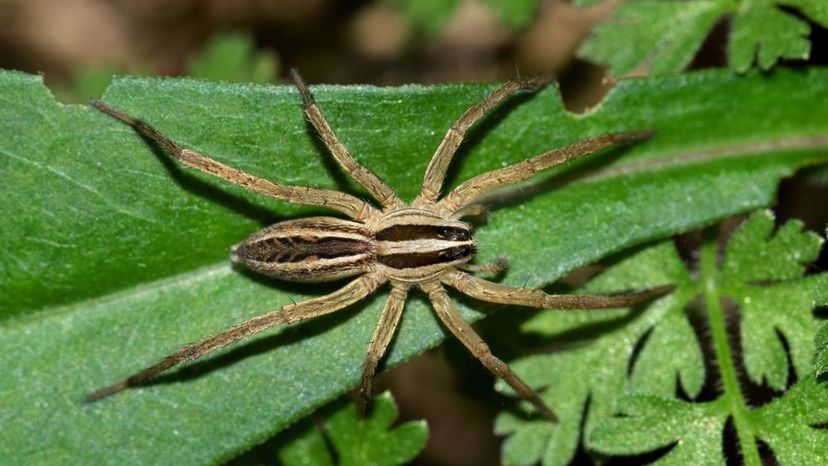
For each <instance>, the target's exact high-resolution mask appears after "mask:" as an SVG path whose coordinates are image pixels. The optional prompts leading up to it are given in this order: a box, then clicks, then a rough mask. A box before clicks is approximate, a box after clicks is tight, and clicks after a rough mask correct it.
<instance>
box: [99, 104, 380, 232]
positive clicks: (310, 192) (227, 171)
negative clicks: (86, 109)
mask: <svg viewBox="0 0 828 466" xmlns="http://www.w3.org/2000/svg"><path fill="white" fill-rule="evenodd" d="M92 106H93V107H95V108H97V109H98V110H100V111H102V112H104V113H106V114H108V115H110V116H112V117H113V118H116V119H118V120H120V121H122V122H124V123H126V124H128V125H130V126H132V127H133V128H134V129H135V130H136V131H138V132H139V133H140V134H141V135H142V136H144V137H145V138H147V139H149V140H150V141H152V142H153V143H154V144H156V145H157V146H158V147H160V148H161V149H163V150H164V152H166V153H167V154H169V155H171V156H172V157H173V158H175V159H176V160H178V161H179V162H181V163H183V164H184V165H186V166H188V167H190V168H195V169H197V170H201V171H203V172H205V173H208V174H210V175H213V176H216V177H218V178H221V179H223V180H226V181H229V182H231V183H233V184H237V185H239V186H241V187H243V188H246V189H249V190H251V191H255V192H257V193H260V194H264V195H266V196H270V197H274V198H276V199H281V200H283V201H287V202H290V203H292V204H305V205H314V206H320V207H327V208H330V209H334V210H337V211H339V212H342V213H343V214H345V215H347V216H348V217H350V218H352V219H355V220H365V219H367V218H368V217H370V216H371V215H373V214H374V213H375V209H374V208H373V207H372V206H371V205H370V204H368V203H367V202H365V201H363V200H361V199H358V198H356V197H354V196H351V195H349V194H345V193H341V192H339V191H334V190H330V189H320V188H310V187H305V186H285V185H282V184H277V183H274V182H272V181H269V180H265V179H263V178H258V177H256V176H253V175H250V174H248V173H245V172H243V171H241V170H238V169H235V168H233V167H229V166H227V165H224V164H223V163H219V162H217V161H215V160H213V159H211V158H209V157H205V156H203V155H201V154H199V153H198V152H196V151H193V150H190V149H184V148H182V147H181V146H179V145H178V144H177V143H176V142H174V141H173V140H171V139H170V138H168V137H166V136H164V135H163V134H161V132H159V131H158V130H157V129H155V128H153V127H152V126H150V125H149V124H147V123H146V122H144V121H142V120H139V119H137V118H133V117H131V116H129V115H127V114H126V113H124V112H122V111H120V110H118V109H116V108H114V107H112V106H110V105H108V104H106V103H104V102H101V101H100V100H93V101H92Z"/></svg>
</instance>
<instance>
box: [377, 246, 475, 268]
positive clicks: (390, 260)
mask: <svg viewBox="0 0 828 466" xmlns="http://www.w3.org/2000/svg"><path fill="white" fill-rule="evenodd" d="M472 254H474V248H473V247H471V246H467V245H463V246H455V247H451V248H446V249H443V250H441V251H429V252H411V253H405V254H388V255H381V256H379V257H377V261H378V262H379V263H380V264H382V265H385V266H386V267H391V268H393V269H414V268H417V267H426V266H429V265H437V264H448V263H451V262H454V261H457V260H461V259H463V258H466V257H470V256H471V255H472Z"/></svg>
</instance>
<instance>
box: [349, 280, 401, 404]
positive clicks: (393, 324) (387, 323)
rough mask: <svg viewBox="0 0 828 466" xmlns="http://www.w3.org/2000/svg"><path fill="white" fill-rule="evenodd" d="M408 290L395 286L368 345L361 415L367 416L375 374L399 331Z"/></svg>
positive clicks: (363, 377) (361, 387)
mask: <svg viewBox="0 0 828 466" xmlns="http://www.w3.org/2000/svg"><path fill="white" fill-rule="evenodd" d="M408 289H409V285H397V284H394V285H393V287H392V288H391V296H389V297H388V301H386V302H385V308H384V309H383V310H382V315H381V316H380V320H379V322H378V323H377V327H376V329H375V330H374V335H373V336H372V337H371V343H370V344H369V345H368V354H367V355H366V356H365V365H364V366H363V368H362V379H361V380H360V383H359V397H358V399H357V409H358V411H359V413H360V414H361V415H365V413H366V411H367V407H368V402H370V401H371V397H372V396H373V394H374V391H373V388H374V387H373V381H374V373H375V372H376V370H377V365H378V364H379V362H380V360H381V359H382V357H383V355H384V354H385V350H386V349H388V344H389V343H391V339H392V338H394V333H395V332H396V331H397V326H398V325H399V323H400V317H401V316H402V311H403V308H404V307H405V299H406V297H407V296H408Z"/></svg>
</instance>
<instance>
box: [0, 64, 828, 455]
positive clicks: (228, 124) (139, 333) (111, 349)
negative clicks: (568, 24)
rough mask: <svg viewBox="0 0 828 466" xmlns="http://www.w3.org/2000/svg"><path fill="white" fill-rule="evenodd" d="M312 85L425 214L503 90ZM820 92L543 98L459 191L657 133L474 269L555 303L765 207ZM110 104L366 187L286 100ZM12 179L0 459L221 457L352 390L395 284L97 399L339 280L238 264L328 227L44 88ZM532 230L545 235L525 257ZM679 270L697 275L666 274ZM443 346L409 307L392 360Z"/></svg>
mask: <svg viewBox="0 0 828 466" xmlns="http://www.w3.org/2000/svg"><path fill="white" fill-rule="evenodd" d="M313 89H314V91H315V93H316V95H317V101H318V102H319V104H320V106H321V107H322V109H323V111H324V112H325V114H326V115H327V117H328V119H329V120H330V123H331V126H332V127H333V128H334V130H335V131H336V132H337V134H338V135H339V137H340V138H341V139H342V141H343V142H344V143H345V144H346V145H347V146H348V147H349V148H350V149H351V150H352V152H353V153H354V154H355V156H356V157H357V158H358V159H359V160H360V161H361V162H363V163H364V164H365V165H366V166H368V167H370V168H371V169H372V170H374V171H375V172H377V173H378V175H379V176H380V177H382V178H383V179H385V180H387V181H388V182H389V184H390V185H391V186H393V187H395V188H396V189H397V190H398V191H399V193H400V195H401V196H402V197H403V198H404V199H412V198H413V197H414V196H415V195H416V193H417V190H418V187H419V185H420V180H421V179H422V173H423V171H424V169H425V167H426V165H427V163H428V158H429V156H430V154H431V153H432V152H433V150H434V148H435V147H437V145H438V143H439V141H440V140H441V139H442V137H443V133H444V131H445V128H448V127H449V126H450V125H451V123H452V122H453V121H454V120H455V119H456V118H457V116H458V115H460V114H461V113H462V112H463V111H464V110H465V109H466V108H467V107H468V106H469V105H471V104H473V103H475V102H477V101H478V100H479V99H480V98H482V97H483V96H484V95H485V94H486V93H487V92H489V91H490V90H491V89H492V86H489V85H471V84H465V85H445V86H435V87H422V86H404V87H400V88H374V87H369V86H352V87H336V86H319V87H314V88H313ZM826 93H828V72H825V71H820V70H812V71H807V72H790V71H778V72H774V73H772V74H770V75H767V76H759V75H756V74H749V75H747V76H744V77H737V76H732V75H730V74H729V73H721V72H708V73H699V74H694V75H689V76H682V77H679V78H668V79H658V80H637V81H628V82H623V83H621V84H619V86H617V87H616V88H615V89H614V90H613V92H612V93H611V94H610V95H609V96H608V98H607V99H606V100H605V101H604V102H603V103H602V104H601V105H600V106H599V107H597V108H596V109H595V110H593V111H592V112H591V113H589V114H587V115H578V116H576V115H571V114H568V113H566V112H565V111H564V109H563V107H562V105H561V102H560V99H559V96H558V95H557V94H556V93H555V90H554V89H548V90H546V91H544V92H542V93H540V94H539V95H537V96H536V97H533V98H529V97H523V98H517V99H515V101H514V102H513V103H512V104H508V105H506V107H505V108H504V109H503V110H502V111H501V112H499V113H498V114H497V115H495V116H494V117H493V118H490V119H489V120H488V121H487V123H486V124H485V125H483V127H481V128H479V129H477V130H475V131H472V133H471V134H470V136H471V140H470V141H469V143H468V144H466V146H465V148H464V149H463V152H462V154H461V157H460V159H459V160H458V161H457V163H456V167H455V168H456V169H455V171H453V172H452V176H451V177H450V181H449V182H450V184H451V185H457V184H458V183H460V182H461V181H463V180H465V179H467V178H469V177H470V176H473V175H475V174H479V173H482V172H484V171H486V170H491V169H494V168H498V167H501V166H503V165H504V164H509V163H514V162H517V161H519V160H523V159H525V158H526V157H527V156H529V155H532V154H537V153H540V152H543V151H545V150H548V149H549V148H550V147H558V146H562V145H564V144H567V143H570V142H574V141H577V140H580V139H583V138H584V137H587V136H591V135H597V134H603V133H607V132H612V131H623V130H637V129H642V128H651V129H654V130H655V133H656V136H655V137H653V138H652V139H651V140H648V141H646V142H643V143H640V144H637V145H635V146H630V147H625V148H622V149H619V150H615V151H611V152H610V153H606V154H601V155H597V156H594V157H591V158H589V159H586V160H582V161H579V162H577V163H571V164H569V165H567V166H565V167H560V168H559V169H556V170H551V171H550V173H548V174H547V175H545V176H544V177H543V178H542V179H541V180H540V182H536V183H533V184H529V185H527V186H524V187H523V189H520V190H515V191H510V194H508V195H506V196H505V197H504V198H503V199H504V201H503V202H502V203H499V204H495V205H494V206H493V211H492V213H491V216H490V219H489V222H488V223H487V224H485V225H481V226H480V228H479V229H478V233H477V237H478V240H479V242H480V244H481V250H480V257H479V260H480V261H481V262H486V261H490V260H493V259H494V258H495V257H496V256H499V255H502V254H507V255H508V256H509V258H510V260H511V268H510V270H509V273H508V274H507V276H506V277H505V278H504V282H505V283H509V284H513V285H526V286H542V285H546V284H548V283H551V282H553V281H555V280H556V279H558V278H559V277H560V276H561V275H563V274H565V273H566V272H568V271H570V270H572V269H573V268H575V267H578V266H580V265H584V264H588V263H591V262H593V261H595V260H597V259H599V258H601V257H604V256H606V255H608V254H611V253H613V252H616V251H620V250H622V249H624V248H627V247H630V246H633V245H636V244H641V243H643V242H647V241H652V240H656V239H659V238H665V237H669V236H670V235H673V234H675V233H676V232H680V231H685V230H687V229H690V228H697V227H699V226H702V225H707V224H710V223H712V222H715V221H716V220H717V219H721V218H725V217H728V216H731V215H734V214H736V213H739V212H745V211H747V210H751V209H755V208H757V207H760V206H765V205H769V204H770V203H771V202H772V201H773V198H774V193H775V190H776V186H777V183H778V181H779V179H780V178H781V177H783V176H788V175H790V174H791V173H793V171H794V170H796V169H797V168H798V167H800V166H802V165H803V164H806V163H807V164H812V163H818V162H821V161H823V162H824V161H826V159H828V155H826V151H825V147H826V146H828V137H826V136H825V135H828V123H827V122H828V108H826V106H825V105H823V101H824V100H823V98H822V97H823V96H824V95H826ZM723 95H726V96H728V98H727V99H722V98H718V97H719V96H723ZM104 99H105V100H106V101H107V102H110V103H111V104H113V105H115V106H118V107H121V108H123V109H124V110H125V111H127V112H130V113H133V114H135V115H136V116H139V117H141V118H144V119H146V120H148V121H149V122H151V123H152V124H154V125H156V126H157V127H158V128H159V129H160V130H161V131H163V132H164V133H166V134H168V135H170V136H171V137H172V138H174V139H175V140H177V141H179V142H180V143H181V144H183V145H185V146H187V147H192V148H195V149H197V150H199V151H201V152H203V153H205V154H209V155H212V156H214V157H215V158H217V159H218V160H220V161H222V162H225V163H227V164H230V165H233V166H236V167H239V168H241V169H244V170H247V171H249V172H251V173H255V174H257V175H259V176H262V177H265V178H270V179H274V180H279V181H281V182H284V183H288V184H299V185H315V186H323V187H332V188H338V189H343V190H346V191H351V192H353V191H358V190H357V189H356V188H355V187H354V186H353V185H352V184H351V183H349V182H348V181H345V178H344V176H342V174H341V173H340V172H339V171H338V169H337V168H336V167H332V166H331V163H330V162H329V156H328V155H327V154H325V152H324V150H323V148H321V146H320V145H319V144H318V139H317V137H316V136H315V135H314V134H313V133H312V132H311V131H310V130H309V127H308V125H307V122H306V121H305V119H304V117H303V115H302V111H301V100H300V98H299V96H298V94H297V93H296V91H295V90H294V89H292V88H290V87H288V86H257V85H234V84H226V83H211V82H205V81H196V80H188V79H169V78H165V79H158V78H120V79H117V80H116V81H115V82H114V83H113V85H112V86H111V87H110V88H109V90H108V92H107V94H106V95H105V97H104ZM0 168H2V170H3V172H4V173H9V174H11V176H10V177H8V178H7V180H6V182H4V184H3V185H2V187H0V196H2V198H3V201H4V202H3V203H0V215H2V217H3V218H4V219H6V223H5V227H4V228H3V229H0V277H2V280H0V373H2V374H3V377H2V378H0V419H2V424H3V429H2V431H0V463H8V464H17V463H21V462H24V463H26V464H43V463H79V462H80V463H86V464H99V463H107V462H109V463H119V464H123V463H127V464H131V463H143V464H147V463H158V462H164V463H175V464H198V463H210V462H219V461H222V460H225V459H228V458H232V457H234V456H236V455H238V454H239V453H240V452H242V451H246V450H248V449H249V448H250V447H251V446H253V445H257V444H259V443H261V442H262V441H264V440H265V439H267V438H268V437H270V436H272V435H273V434H274V433H276V432H278V431H280V430H283V429H284V428H286V427H287V426H288V425H290V424H291V423H293V422H294V421H296V420H297V419H299V418H301V417H303V416H305V415H307V414H308V413H310V412H312V411H314V410H315V409H316V408H318V407H319V406H321V405H323V404H325V403H326V402H328V401H330V400H332V399H334V398H336V397H337V396H339V395H340V394H342V393H344V392H345V391H346V390H348V389H349V388H350V387H352V386H353V385H355V384H356V383H357V381H358V379H359V375H360V369H361V365H362V361H363V358H364V355H365V351H366V348H367V345H368V341H369V340H370V336H371V332H372V331H373V327H374V325H375V323H376V321H377V319H378V315H379V311H380V309H381V307H382V305H383V301H384V299H383V298H384V293H386V292H385V291H383V292H380V293H378V294H377V296H374V297H372V298H370V299H368V300H366V302H365V303H364V304H362V305H358V306H354V307H353V308H352V309H350V310H348V311H344V312H341V313H339V314H338V315H334V316H331V317H330V318H324V319H320V320H317V321H312V322H308V323H304V324H301V325H297V326H292V327H289V328H285V329H281V330H277V331H272V332H268V333H267V334H264V335H261V336H259V337H256V338H251V339H250V340H249V341H246V342H244V343H241V344H238V345H234V346H233V347H231V348H228V349H227V350H225V351H222V352H221V353H219V354H217V355H215V356H213V357H210V358H208V359H207V360H205V361H202V362H199V363H195V364H192V365H191V366H189V367H188V368H185V369H181V370H178V371H173V372H172V373H170V374H167V375H165V376H163V377H161V378H160V379H159V380H158V381H156V382H153V383H151V384H148V385H147V386H145V387H141V388H135V389H131V390H128V391H126V392H124V393H121V394H119V395H117V396H115V397H113V398H111V399H107V400H104V401H102V402H100V403H97V404H94V405H89V406H84V405H81V404H80V403H79V400H80V399H81V398H82V397H83V396H84V395H85V394H87V393H89V392H90V391H92V390H94V389H97V388H100V387H101V386H103V385H104V384H108V383H111V382H113V381H114V380H115V379H118V378H121V377H124V376H126V375H128V374H130V373H132V372H134V371H135V370H137V369H140V368H141V367H144V366H146V365H148V364H150V363H152V362H154V361H156V360H157V359H158V358H159V357H161V356H163V355H165V354H168V353H169V352H170V351H172V350H174V349H176V348H178V347H179V346H180V345H181V344H183V343H185V342H189V341H193V340H196V339H199V338H202V337H204V336H207V335H210V334H213V333H215V332H216V331H219V330H221V329H222V328H225V327H227V326H229V325H231V324H234V323H237V322H240V321H242V320H244V319H245V318H248V317H251V316H254V315H258V314H260V313H262V312H264V311H266V310H271V309H276V308H278V307H279V306H281V305H284V304H286V303H290V302H291V301H292V300H295V301H299V300H302V299H304V298H306V297H307V296H310V295H320V294H323V293H325V292H327V291H330V290H332V289H335V288H336V287H337V286H340V284H331V285H313V286H310V285H300V284H287V283H282V282H274V281H267V280H257V279H253V278H252V277H251V276H249V275H247V274H244V273H240V272H239V271H236V270H233V269H232V268H231V267H230V266H229V265H228V264H227V256H228V249H229V247H230V246H231V245H232V244H234V243H236V242H238V241H240V240H242V239H243V238H245V237H246V236H247V235H249V234H251V233H252V232H253V231H255V230H256V229H258V228H260V227H261V226H263V225H265V224H267V223H271V222H274V221H277V220H281V219H285V218H292V217H295V216H299V215H308V214H321V213H325V214H328V213H329V212H323V211H321V210H314V209H308V208H301V207H296V206H290V205H287V204H285V203H282V202H277V201H273V200H270V199H265V198H262V196H257V195H254V194H252V193H249V192H246V191H244V190H243V189H241V188H238V187H235V186H229V185H228V184H227V183H223V182H221V181H218V180H215V179H213V178H210V177H207V176H203V175H201V174H198V173H192V172H190V171H187V170H184V169H180V168H177V167H176V166H175V165H174V164H171V163H169V162H168V160H167V159H166V158H165V157H163V156H161V155H160V154H158V153H156V151H155V150H154V149H153V148H152V147H150V146H148V145H147V143H146V142H145V141H143V140H142V139H141V138H140V137H138V136H137V135H136V134H135V133H134V132H133V131H132V130H131V129H130V128H128V127H125V126H124V125H123V124H121V123H119V122H117V121H114V120H113V119H111V118H108V117H106V116H105V115H102V114H100V113H99V112H97V111H95V110H93V109H91V108H88V107H85V106H78V105H62V104H59V103H57V102H56V101H55V100H54V99H53V98H52V96H51V95H49V93H48V91H47V90H46V89H45V87H43V85H42V82H41V81H40V78H39V77H37V76H31V75H25V74H22V73H15V72H3V73H0ZM553 188H555V189H553ZM599 226H600V227H599ZM518 233H519V234H520V235H522V236H524V237H526V238H532V240H531V241H515V240H514V238H515V235H516V234H518ZM662 254H664V252H663V251H662ZM660 268H663V267H661V266H660ZM668 272H669V273H670V274H673V275H675V274H678V273H679V272H681V273H684V272H683V271H682V270H681V269H673V270H669V271H668V270H666V269H665V270H664V271H663V272H660V273H663V274H664V273H668ZM673 275H670V276H669V277H670V279H671V281H675V280H674V278H673ZM679 278H680V277H679ZM682 293H685V294H686V293H689V285H688V287H685V289H682V290H680V291H679V292H677V293H676V294H674V295H673V296H672V297H671V298H669V299H668V300H666V301H664V303H665V304H663V305H661V306H659V307H658V308H654V310H652V311H647V312H652V313H654V314H653V315H656V316H657V315H662V314H663V315H664V316H668V315H671V314H674V313H675V312H672V311H671V309H673V308H671V307H669V306H668V307H664V306H667V305H668V304H669V303H670V302H673V300H675V299H678V298H677V297H679V298H681V296H684V295H683V294H682ZM464 303H468V302H467V301H464ZM461 307H462V309H463V312H464V315H465V316H466V317H467V318H469V319H470V320H474V319H477V318H479V317H480V315H479V314H477V313H475V312H474V311H473V310H472V309H470V308H469V307H468V305H467V304H464V305H462V306H461ZM573 315H575V314H573ZM578 315H580V314H578ZM606 315H609V314H606ZM648 315H649V314H648ZM680 317H681V316H672V317H669V318H673V319H678V320H679V321H680V319H679V318H680ZM665 318H668V317H665ZM562 322H566V320H565V319H564V320H563V321H562ZM671 335H673V334H672V333H666V334H665V336H664V337H661V338H668V337H670V336H671ZM653 336H654V337H655V336H657V335H656V334H653ZM760 336H761V335H760ZM442 338H444V333H443V331H442V330H441V329H440V327H439V326H438V325H437V323H436V321H435V319H434V317H433V316H432V313H431V311H430V309H429V308H428V306H427V305H426V304H425V302H424V301H423V300H422V299H414V300H412V301H411V302H409V303H408V305H407V307H406V317H405V318H404V319H403V325H402V327H401V329H400V333H399V335H398V338H397V340H396V341H395V344H394V347H393V349H392V352H391V354H390V357H389V361H388V363H389V365H394V364H397V363H399V362H400V361H402V360H404V359H407V358H410V357H412V356H413V355H416V354H419V353H421V352H422V351H424V350H425V349H427V348H430V347H433V346H434V345H436V344H438V343H439V341H440V340H441V339H442ZM684 338H685V339H686V338H688V337H687V336H685V337H684ZM809 338H812V336H811V337H809ZM809 341H811V340H810V339H809ZM664 344H665V345H666V344H667V343H664ZM612 357H615V356H612ZM642 357H643V356H642ZM673 364H675V365H676V366H677V367H678V366H679V365H681V364H685V365H686V367H684V366H682V368H681V373H682V374H683V375H682V377H683V379H682V381H681V383H682V385H683V386H684V387H685V389H686V390H690V391H692V387H694V386H695V385H694V384H697V383H698V379H699V377H698V375H697V368H695V367H694V365H693V364H694V363H693V359H692V358H688V361H687V362H684V361H681V360H678V358H677V360H676V361H674V362H673ZM605 366H607V367H605ZM596 367H598V368H599V369H600V370H602V371H607V370H609V369H608V367H609V366H608V365H606V364H600V365H598V366H596ZM797 369H798V368H797ZM648 370H649V366H642V367H641V368H640V369H638V368H637V369H636V371H645V372H646V371H648ZM645 372H642V374H643V373H645ZM648 377H649V376H647V377H642V380H643V379H646V378H648ZM642 383H644V382H643V381H642ZM553 406H556V407H557V405H556V403H553ZM567 406H569V405H567ZM565 407H566V406H561V408H565ZM607 410H608V409H607ZM559 412H561V414H562V415H566V416H565V417H564V419H565V422H569V421H568V420H569V419H572V416H570V415H569V414H568V413H567V411H566V409H560V410H559ZM171 413H174V415H171Z"/></svg>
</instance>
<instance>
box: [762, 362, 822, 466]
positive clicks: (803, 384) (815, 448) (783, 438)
mask: <svg viewBox="0 0 828 466" xmlns="http://www.w3.org/2000/svg"><path fill="white" fill-rule="evenodd" d="M826 395H828V385H826V384H825V383H820V382H817V381H816V380H815V379H814V377H813V376H812V375H811V374H806V375H805V377H804V378H803V380H801V381H800V382H799V383H797V384H796V385H794V386H793V387H791V389H790V390H788V391H787V392H785V394H784V395H782V397H781V398H778V399H776V400H774V401H772V402H771V403H768V404H766V405H764V406H762V407H759V408H758V409H756V410H754V411H752V412H750V413H749V418H750V424H751V428H752V429H754V433H755V435H756V436H757V437H759V438H761V439H762V441H763V442H764V443H765V444H766V445H767V446H768V447H770V450H771V451H772V452H773V454H774V456H775V457H776V460H777V461H778V462H779V464H826V463H828V449H826V448H825V445H828V430H826V429H825V428H824V426H825V423H826V422H828V402H826ZM820 426H822V427H820Z"/></svg>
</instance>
